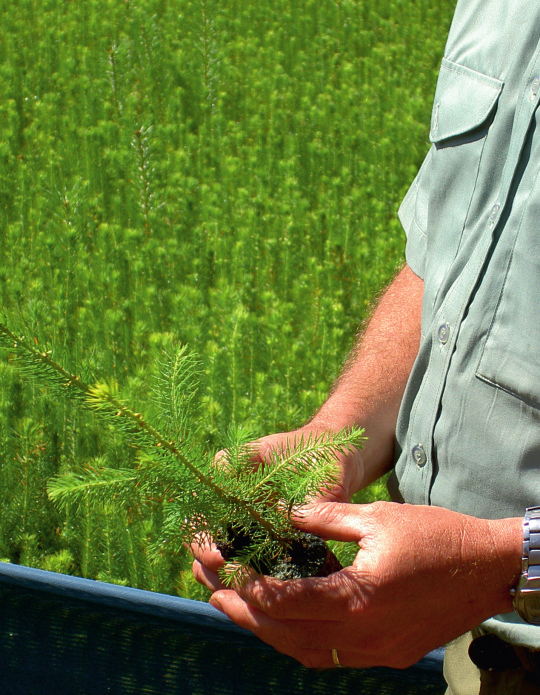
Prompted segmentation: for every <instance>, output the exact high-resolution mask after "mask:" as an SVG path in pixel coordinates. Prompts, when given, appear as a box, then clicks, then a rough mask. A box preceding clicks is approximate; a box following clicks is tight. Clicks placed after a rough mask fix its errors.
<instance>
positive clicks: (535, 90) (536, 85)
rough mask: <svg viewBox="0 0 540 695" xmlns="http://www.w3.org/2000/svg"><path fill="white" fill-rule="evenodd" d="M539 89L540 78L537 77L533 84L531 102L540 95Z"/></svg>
mask: <svg viewBox="0 0 540 695" xmlns="http://www.w3.org/2000/svg"><path fill="white" fill-rule="evenodd" d="M538 89H540V77H539V76H538V75H537V76H536V77H535V78H534V80H533V81H532V83H531V101H532V100H533V99H534V98H535V96H536V95H537V94H538Z"/></svg>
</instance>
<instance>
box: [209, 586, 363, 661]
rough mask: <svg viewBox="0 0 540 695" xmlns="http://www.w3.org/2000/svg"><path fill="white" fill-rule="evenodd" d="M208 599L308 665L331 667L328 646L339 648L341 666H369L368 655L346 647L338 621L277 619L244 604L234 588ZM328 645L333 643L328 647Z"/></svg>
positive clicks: (347, 640)
mask: <svg viewBox="0 0 540 695" xmlns="http://www.w3.org/2000/svg"><path fill="white" fill-rule="evenodd" d="M210 602H211V604H212V605H214V606H215V607H216V608H218V609H219V610H221V611H222V612H223V613H225V614H226V615H228V617H229V618H231V619H232V620H234V622H235V623H236V624H237V625H240V627H243V628H245V629H246V630H250V631H251V632H253V633H254V634H255V635H257V637H259V639H261V640H263V641H264V642H266V643H267V644H270V645H271V646H273V647H274V648H275V649H277V651H279V652H281V653H282V654H287V655H288V656H291V657H293V658H294V659H296V660H297V661H299V662H300V663H302V664H303V665H304V666H307V667H308V668H335V663H334V660H333V658H332V649H336V650H338V651H339V662H340V664H341V665H342V666H351V667H353V666H354V667H362V666H367V665H369V664H368V662H369V661H370V659H369V655H365V656H364V655H362V654H361V653H359V652H353V651H350V649H348V646H349V644H350V634H349V632H348V631H347V630H346V629H344V628H345V626H344V623H342V622H340V621H316V622H314V621H294V620H287V621H277V620H274V619H273V618H270V617H269V616H267V615H265V614H264V613H262V612H261V611H259V610H258V609H256V608H254V607H253V606H250V605H249V604H247V603H246V602H245V601H243V600H242V599H241V598H240V597H239V596H238V594H236V593H235V592H234V591H219V592H218V593H216V594H214V595H213V596H212V597H211V599H210ZM328 644H331V645H334V646H333V647H332V648H329V647H328V646H327V645H328Z"/></svg>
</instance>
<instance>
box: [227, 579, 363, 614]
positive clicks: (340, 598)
mask: <svg viewBox="0 0 540 695" xmlns="http://www.w3.org/2000/svg"><path fill="white" fill-rule="evenodd" d="M373 586H374V582H373V581H371V580H370V578H369V576H367V574H366V575H363V574H362V573H361V572H360V571H359V570H358V569H356V568H353V567H347V568H345V569H344V570H341V571H340V572H336V573H334V574H332V575H330V576H329V577H318V578H308V579H290V580H288V581H286V582H282V581H280V580H278V579H274V578H273V577H261V576H259V577H257V578H255V579H254V580H253V581H250V582H248V583H246V584H245V585H243V586H239V587H238V588H237V593H238V594H239V596H240V597H241V598H242V599H243V600H244V601H245V602H246V603H248V604H249V605H250V606H252V607H253V608H257V609H258V610H260V611H262V612H263V613H265V614H266V615H268V616H269V617H270V618H272V619H274V620H344V619H346V618H350V617H351V616H354V615H355V614H356V613H357V612H358V611H361V610H362V608H363V607H364V605H365V604H366V602H367V601H368V599H369V597H370V596H371V594H372V593H373Z"/></svg>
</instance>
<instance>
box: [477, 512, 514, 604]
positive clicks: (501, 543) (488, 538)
mask: <svg viewBox="0 0 540 695" xmlns="http://www.w3.org/2000/svg"><path fill="white" fill-rule="evenodd" d="M486 527H487V531H486V535H485V537H484V542H485V543H486V544H487V545H488V547H487V548H485V549H484V551H485V552H486V551H487V557H486V560H485V562H486V568H485V569H486V570H487V572H486V574H488V575H489V576H488V577H486V579H485V582H487V586H489V588H490V591H489V592H488V593H487V594H486V598H487V599H488V600H489V601H491V602H492V607H491V609H490V613H491V615H496V614H498V613H509V612H510V611H512V610H513V603H512V595H511V593H510V592H511V590H512V589H513V588H514V587H515V586H516V584H517V582H518V580H519V577H520V574H521V557H522V549H523V519H522V518H521V517H516V518H511V519H498V520H489V521H486Z"/></svg>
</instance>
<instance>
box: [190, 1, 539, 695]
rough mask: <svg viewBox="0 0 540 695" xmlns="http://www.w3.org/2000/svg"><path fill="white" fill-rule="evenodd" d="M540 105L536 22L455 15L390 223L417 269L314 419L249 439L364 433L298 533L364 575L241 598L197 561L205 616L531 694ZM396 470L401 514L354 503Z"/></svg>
mask: <svg viewBox="0 0 540 695" xmlns="http://www.w3.org/2000/svg"><path fill="white" fill-rule="evenodd" d="M539 101H540V6H539V5H537V4H536V3H532V4H531V3H530V2H527V1H526V0H505V2H502V0H458V3H457V6H456V10H455V14H454V19H453V22H452V26H451V29H450V33H449V37H448V41H447V44H446V48H445V53H444V58H443V60H442V64H441V70H440V74H439V78H438V82H437V88H436V92H435V99H434V106H433V112H432V119H431V128H430V141H431V143H432V145H431V149H430V150H429V153H428V155H427V157H426V159H425V161H424V163H423V165H422V167H421V169H420V171H419V173H418V175H417V177H416V179H415V181H414V182H413V184H412V186H411V188H410V190H409V192H408V193H407V196H406V197H405V199H404V201H403V203H402V205H401V208H400V212H399V216H400V219H401V221H402V223H403V226H404V229H405V231H406V235H407V243H406V261H407V262H406V265H405V266H404V267H403V268H402V269H401V271H400V272H399V273H398V274H397V276H396V278H395V279H394V281H393V282H392V283H391V285H390V286H389V287H388V289H387V290H386V292H385V293H384V295H383V296H382V298H381V300H380V301H379V303H378V306H377V308H376V310H375V312H374V314H373V316H372V318H371V321H370V323H369V325H368V327H367V329H366V330H365V332H364V334H363V335H362V337H361V338H360V339H359V340H358V341H357V345H356V346H355V348H354V350H353V352H352V354H351V355H350V357H349V359H348V361H347V363H346V365H345V368H344V370H343V372H342V374H341V376H340V378H339V379H338V381H337V383H336V385H335V387H334V389H333V390H332V392H331V394H330V395H329V397H328V399H327V401H326V402H325V403H324V404H323V406H322V407H321V409H320V410H319V412H318V413H317V414H316V415H315V416H314V417H313V419H312V420H311V421H310V422H309V423H308V424H307V425H305V426H304V427H303V428H301V429H300V430H297V431H296V432H291V433H281V434H275V435H271V436H268V437H265V438H263V439H261V440H260V441H259V442H258V457H259V460H260V461H264V460H265V457H266V455H267V453H268V451H269V450H270V449H272V448H276V447H277V448H279V447H280V446H282V444H283V442H284V441H286V440H290V439H291V438H293V439H294V437H297V436H298V435H301V434H302V433H305V432H307V431H317V432H321V431H332V430H335V429H338V428H341V427H344V426H350V425H353V424H354V425H360V426H362V427H364V428H365V430H366V435H367V437H368V440H367V443H366V446H365V448H364V449H363V450H361V451H355V452H354V453H351V454H350V455H348V456H343V457H342V459H341V460H340V462H339V463H340V481H339V484H338V485H337V486H336V488H334V489H332V490H331V491H330V492H329V493H328V495H327V496H326V498H325V499H321V500H318V501H316V502H314V503H313V504H311V505H309V506H308V507H306V509H305V510H303V511H302V514H301V518H299V519H298V523H299V524H300V523H301V524H302V528H304V529H305V530H307V531H311V532H313V533H316V534H319V535H321V536H322V537H324V538H327V539H328V538H331V539H335V540H339V541H353V542H355V543H358V545H359V552H358V554H357V556H356V559H355V561H354V563H353V565H352V566H350V567H346V568H345V569H343V570H342V571H340V572H338V573H335V574H333V575H331V576H329V577H325V578H313V579H301V580H293V581H289V582H281V581H279V580H277V579H274V578H270V577H256V578H254V579H253V580H252V581H250V582H249V583H247V584H246V585H244V586H242V587H239V588H238V589H237V590H236V591H234V590H231V589H225V588H224V587H223V586H222V584H221V583H220V581H219V577H218V575H217V570H218V568H219V566H220V564H221V562H222V560H221V557H220V555H219V553H218V552H217V551H216V550H215V549H212V548H209V547H201V548H195V550H194V552H195V557H196V559H195V562H194V573H195V576H196V577H197V579H198V580H199V581H201V582H202V583H204V584H206V585H207V586H208V587H209V588H210V589H211V590H212V591H213V592H214V593H213V595H212V597H211V599H210V600H211V603H212V604H213V605H214V606H216V607H217V608H219V609H220V610H222V611H224V612H225V613H226V614H227V615H228V616H230V617H231V618H232V619H233V620H234V621H235V622H237V623H238V624H239V625H241V626H243V627H245V628H247V629H249V630H252V631H253V632H254V633H255V634H256V635H258V636H259V637H260V638H261V639H263V640H264V641H266V642H268V643H269V644H271V645H273V646H274V647H275V648H276V649H278V650H280V651H282V652H284V653H286V654H288V655H290V656H292V657H294V658H295V659H297V660H298V661H300V662H301V663H302V664H304V665H306V666H309V667H315V668H325V667H326V668H331V667H336V666H345V667H353V668H366V667H371V666H375V665H377V666H379V665H382V666H391V667H396V668H403V667H407V666H409V665H410V664H412V663H414V662H415V661H417V660H418V659H419V658H421V657H422V656H423V655H424V654H426V653H427V652H429V651H430V650H432V649H434V648H436V647H439V646H442V645H449V646H448V647H447V649H446V656H445V676H446V679H447V682H448V691H447V692H448V694H449V695H465V693H467V694H468V693H482V694H486V693H512V694H519V693H522V694H523V695H525V693H540V675H539V672H540V651H539V650H540V627H538V626H537V625H535V624H529V623H527V622H525V620H524V619H523V616H522V615H518V614H517V613H516V612H515V611H514V610H513V607H514V603H513V597H512V592H513V590H515V587H516V584H517V582H518V580H519V579H520V575H521V574H522V570H523V567H524V564H523V559H522V555H523V554H524V552H525V551H524V547H525V546H524V535H523V533H524V532H523V528H524V522H523V519H524V514H525V510H526V509H527V508H529V507H533V506H534V505H538V504H540V474H539V464H540V321H539V318H538V317H539V308H540V307H539V304H540V293H537V289H538V287H539V285H540V234H539V232H540V223H539V219H540V216H539V212H540V181H539V179H538V173H539V170H540V136H539V134H538V132H537V128H536V118H537V110H538V109H537V107H538V103H539ZM389 470H392V473H391V477H390V479H389V489H390V492H391V495H392V499H393V501H392V502H378V503H375V504H370V505H351V504H350V503H349V502H350V499H351V495H352V494H353V493H354V492H355V491H356V490H359V489H361V488H363V487H365V486H366V485H368V484H369V483H371V482H372V481H374V480H375V479H377V478H378V477H380V476H381V475H382V474H384V473H385V472H387V471H389ZM527 514H529V512H528V513H527ZM530 514H533V515H534V512H531V513H530ZM530 523H531V524H532V526H531V527H530V528H531V529H532V530H535V523H536V522H530ZM528 524H529V522H528V521H527V524H525V527H526V528H529V526H528ZM531 539H532V536H531ZM531 544H532V540H531ZM531 547H532V545H531ZM533 556H534V557H535V558H536V555H534V553H531V555H530V558H529V557H527V561H528V560H529V559H530V561H531V562H533ZM534 562H536V560H534ZM469 654H470V655H471V656H469ZM471 659H473V660H474V661H473V660H471Z"/></svg>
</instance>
